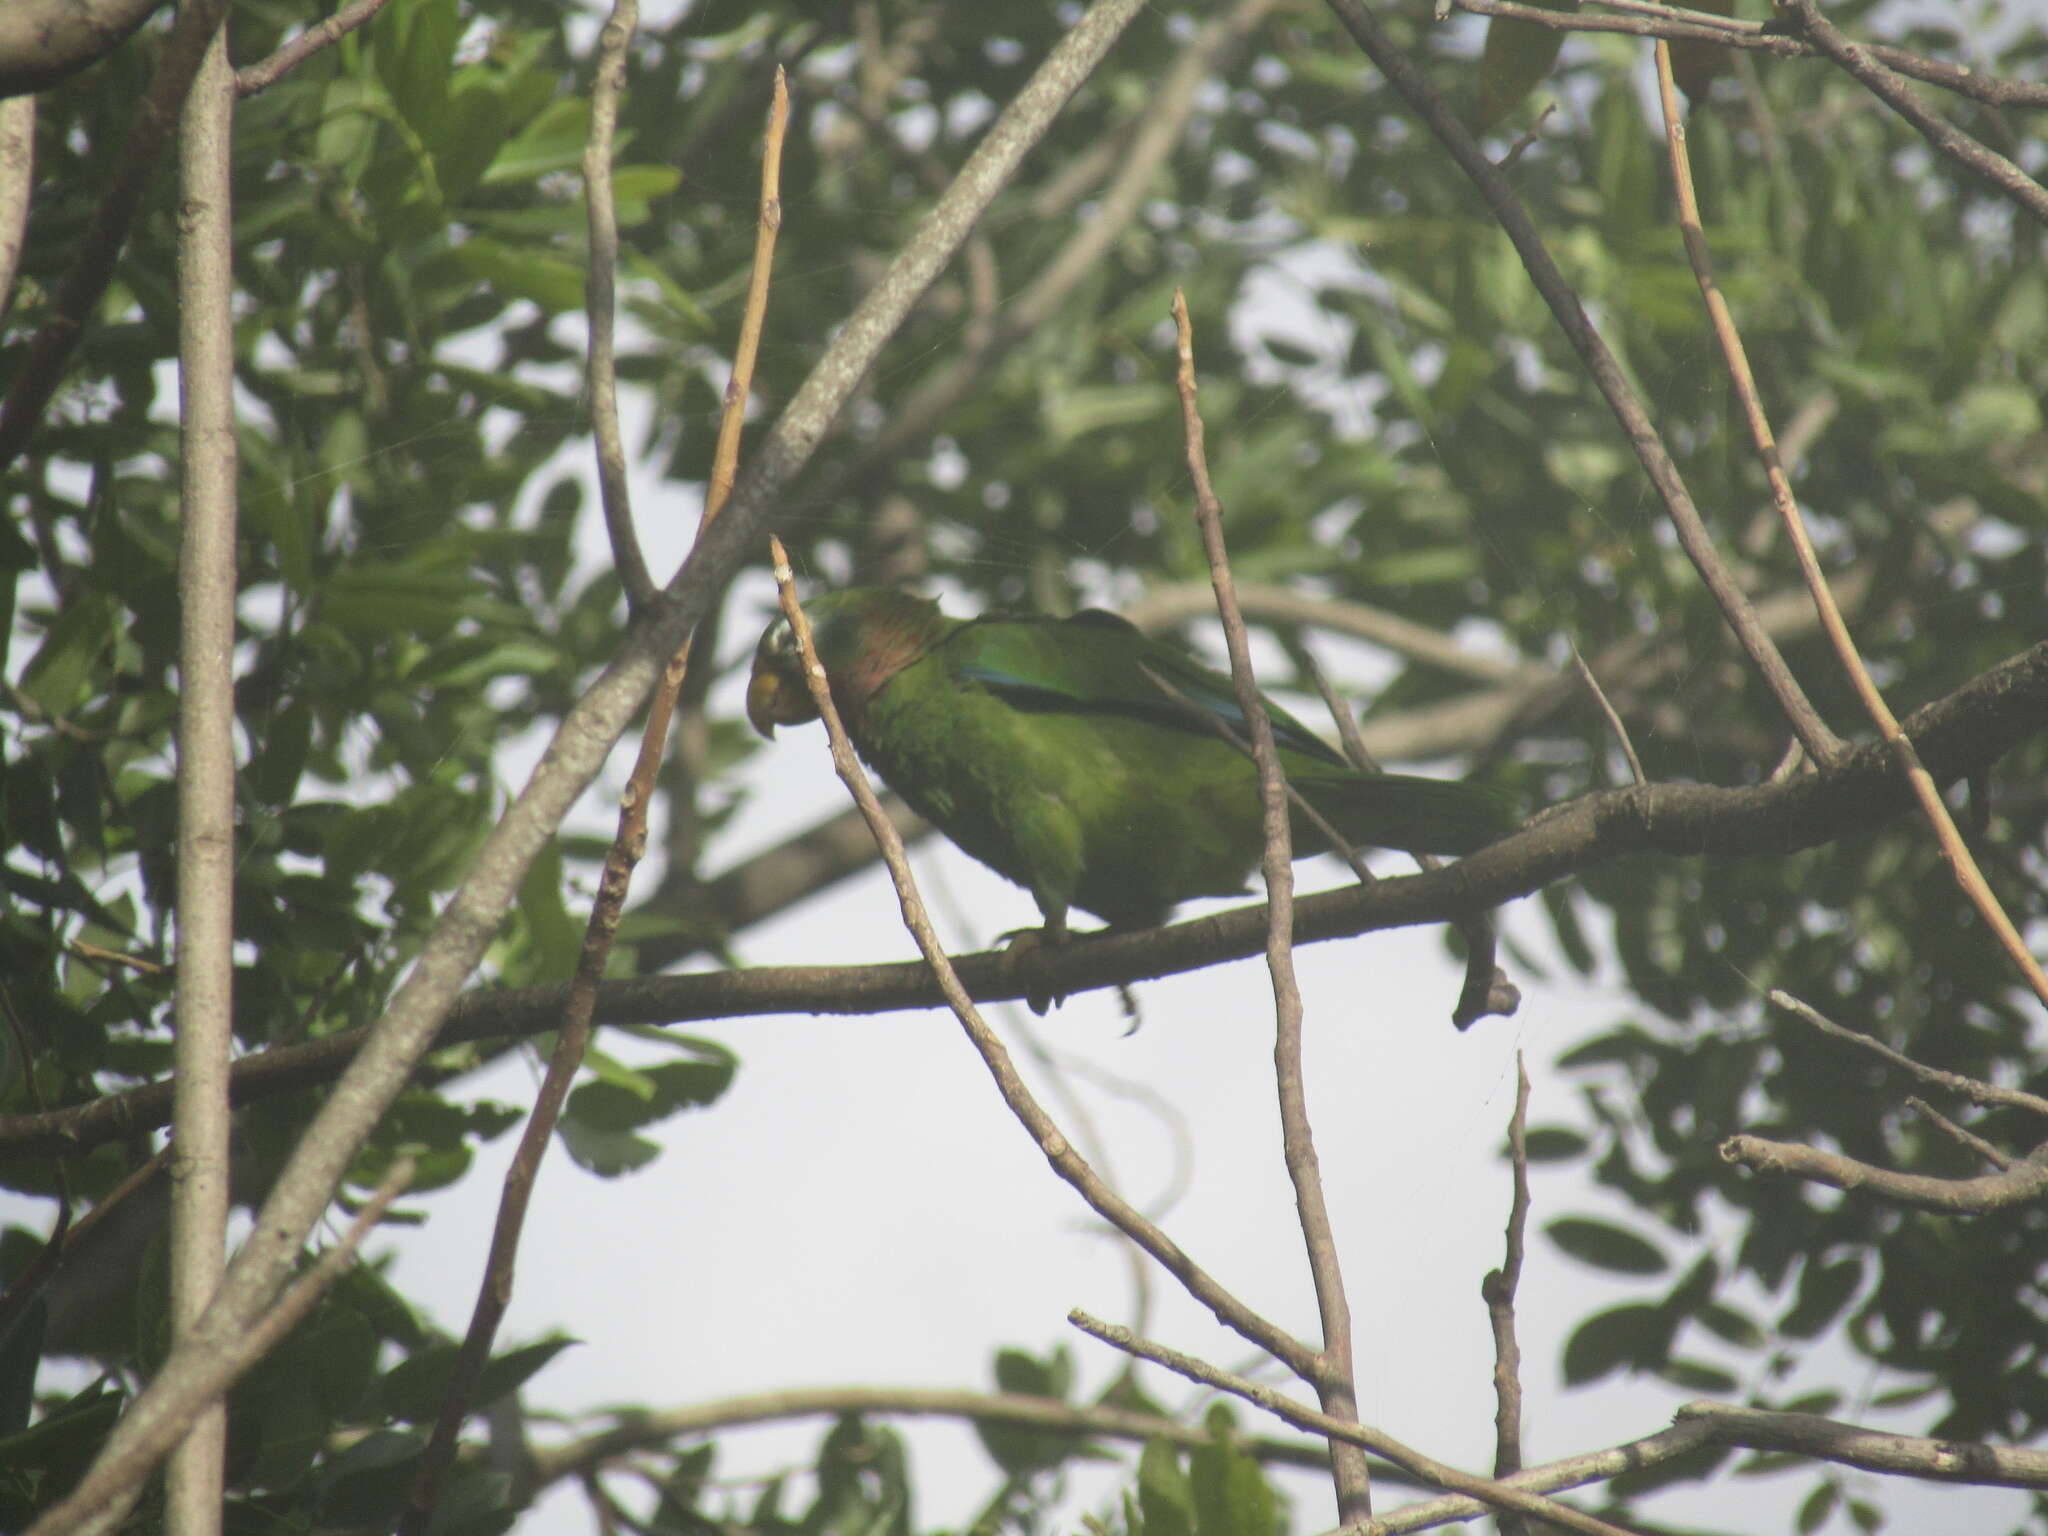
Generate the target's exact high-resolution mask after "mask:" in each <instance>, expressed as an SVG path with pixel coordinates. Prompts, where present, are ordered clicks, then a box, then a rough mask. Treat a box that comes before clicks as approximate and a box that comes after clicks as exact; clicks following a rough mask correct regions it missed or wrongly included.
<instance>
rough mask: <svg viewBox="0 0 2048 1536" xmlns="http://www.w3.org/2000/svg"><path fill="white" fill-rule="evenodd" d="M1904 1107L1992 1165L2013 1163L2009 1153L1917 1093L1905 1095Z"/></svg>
mask: <svg viewBox="0 0 2048 1536" xmlns="http://www.w3.org/2000/svg"><path fill="white" fill-rule="evenodd" d="M1906 1108H1908V1109H1910V1110H1912V1111H1913V1113H1914V1114H1916V1115H1918V1116H1920V1118H1921V1119H1923V1120H1925V1121H1926V1122H1927V1123H1928V1124H1929V1125H1932V1126H1933V1127H1934V1128H1935V1129H1936V1130H1937V1131H1940V1132H1941V1133H1942V1134H1944V1135H1945V1136H1947V1137H1948V1138H1949V1139H1950V1140H1951V1141H1954V1142H1956V1143H1957V1144H1958V1145H1960V1146H1963V1147H1967V1148H1968V1149H1969V1150H1970V1151H1972V1152H1974V1153H1976V1154H1977V1155H1978V1156H1979V1157H1981V1158H1983V1159H1984V1161H1985V1162H1987V1163H1989V1164H1990V1165H1991V1166H1992V1167H1994V1168H2001V1169H2003V1168H2010V1167H2011V1166H2012V1165H2013V1158H2012V1155H2011V1154H2010V1153H2008V1152H2005V1151H2003V1150H2001V1149H2000V1148H1998V1147H1994V1146H1993V1145H1992V1144H1991V1143H1990V1142H1988V1141H1986V1140H1985V1139H1984V1138H1983V1137H1982V1136H1979V1135H1978V1134H1977V1133H1976V1132H1975V1131H1973V1130H1970V1129H1968V1128H1967V1127H1964V1126H1960V1125H1957V1124H1956V1123H1955V1121H1953V1120H1951V1119H1949V1117H1948V1116H1947V1115H1944V1114H1943V1113H1942V1112H1941V1111H1940V1110H1938V1109H1936V1108H1935V1107H1934V1106H1933V1105H1932V1104H1930V1103H1928V1102H1927V1101H1926V1100H1925V1099H1923V1098H1921V1097H1920V1096H1919V1095H1918V1094H1912V1093H1909V1094H1907V1095H1906Z"/></svg>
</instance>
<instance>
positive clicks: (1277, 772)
mask: <svg viewBox="0 0 2048 1536" xmlns="http://www.w3.org/2000/svg"><path fill="white" fill-rule="evenodd" d="M1173 323H1174V330H1175V332H1176V335H1177V337H1178V347H1179V359H1180V366H1179V368H1178V369H1177V371H1176V375H1175V380H1176V383H1177V384H1178V386H1179V390H1180V410H1181V428H1182V432H1183V433H1184V435H1185V436H1186V439H1187V459H1188V474H1189V476H1190V478H1192V480H1193V481H1194V487H1195V523H1196V525H1197V526H1198V527H1199V528H1200V529H1201V534H1202V548H1203V550H1204V552H1205V553H1206V554H1207V556H1208V560H1209V584H1210V586H1212V587H1213V588H1215V591H1216V611H1217V614H1218V615H1219V616H1220V617H1221V618H1222V620H1223V642H1224V645H1225V647H1226V648H1227V649H1228V650H1229V652H1230V682H1231V687H1232V688H1233V690H1234V691H1235V692H1236V694H1237V708H1238V713H1239V714H1241V715H1242V716H1243V717H1244V723H1245V727H1246V733H1247V734H1248V735H1249V736H1250V738H1251V741H1250V745H1251V753H1252V761H1253V762H1254V763H1255V764H1257V766H1258V773H1259V803H1260V808H1261V814H1262V820H1263V824H1264V827H1263V830H1264V837H1265V850H1264V853H1263V855H1262V858H1261V870H1262V873H1263V874H1264V876H1265V881H1266V969H1267V971H1268V972H1269V973H1271V975H1272V978H1273V1019H1274V1030H1273V1076H1274V1080H1275V1082H1276V1084H1277V1086H1278V1089H1279V1094H1280V1145H1281V1151H1282V1153H1283V1155H1284V1157H1285V1160H1286V1163H1287V1176H1288V1178H1289V1180H1290V1181H1291V1182H1292V1183H1293V1185H1294V1206H1295V1210H1296V1212H1297V1213H1298V1214H1299V1216H1300V1218H1301V1235H1302V1240H1303V1242H1304V1243H1305V1244H1306V1245H1307V1248H1308V1267H1309V1274H1310V1275H1311V1276H1312V1277H1313V1279H1314V1281H1315V1289H1316V1307H1317V1310H1318V1312H1319V1313H1320V1314H1321V1318H1322V1325H1323V1348H1322V1354H1321V1356H1320V1357H1319V1358H1318V1359H1317V1361H1316V1370H1315V1372H1314V1373H1313V1374H1312V1375H1310V1376H1309V1377H1308V1378H1307V1379H1308V1382H1309V1385H1310V1386H1312V1387H1313V1388H1314V1389H1315V1393H1316V1397H1317V1399H1318V1400H1319V1401H1320V1402H1321V1403H1322V1405H1323V1411H1324V1412H1325V1413H1327V1414H1329V1415H1330V1416H1331V1417H1332V1418H1335V1419H1337V1420H1339V1421H1340V1422H1343V1423H1356V1422H1357V1421H1358V1389H1357V1386H1356V1385H1355V1382H1354V1377H1353V1372H1354V1370H1355V1367H1354V1365H1353V1363H1352V1350H1351V1303H1350V1301H1349V1299H1348V1298H1347V1297H1346V1296H1345V1294H1344V1271H1343V1266H1342V1264H1341V1261H1340V1260H1339V1257H1338V1254H1337V1238H1336V1234H1335V1232H1334V1230H1333V1229H1332V1227H1331V1224H1330V1208H1329V1202H1328V1201H1327V1200H1326V1199H1325V1198H1324V1195H1323V1176H1322V1168H1321V1165H1320V1163H1319V1162H1318V1160H1317V1158H1316V1144H1315V1135H1314V1132H1313V1130H1312V1129H1311V1127H1310V1125H1309V1118H1308V1093H1307V1088H1306V1085H1305V1080H1304V1075H1303V1071H1302V1060H1301V1017H1302V1004H1301V983H1300V982H1299V981H1298V980H1297V979H1296V977H1295V974H1294V843H1293V837H1292V832H1291V829H1290V828H1289V825H1288V816H1287V778H1286V775H1285V774H1284V773H1283V772H1282V771H1281V767H1280V749H1279V748H1278V746H1276V745H1275V744H1274V741H1273V722H1272V721H1271V720H1270V719H1268V718H1267V716H1266V701H1265V700H1264V699H1263V698H1262V697H1260V695H1259V685H1258V680H1257V679H1256V678H1254V677H1253V676H1252V653H1251V641H1250V640H1249V638H1248V637H1247V636H1246V634H1245V627H1244V615H1243V614H1242V613H1241V612H1239V611H1238V606H1237V583H1236V581H1235V580H1234V579H1233V578H1232V576H1231V573H1230V557H1229V554H1228V553H1227V552H1226V551H1225V549H1224V544H1223V503H1222V502H1220V501H1218V500H1217V498H1216V490H1215V487H1214V486H1213V485H1211V484H1210V482H1209V460H1208V455H1207V453H1206V452H1205V450H1204V447H1203V431H1202V414H1201V412H1200V411H1199V410H1197V409H1196V406H1195V332H1194V323H1193V321H1192V320H1191V319H1190V318H1189V316H1188V301H1187V296H1186V295H1185V294H1183V293H1182V292H1181V291H1180V289H1178V288H1176V289H1174V291H1173ZM1340 841H1341V840H1340ZM1352 858H1353V861H1354V863H1355V862H1356V855H1353V856H1352ZM1330 1475H1331V1478H1332V1479H1333V1480H1334V1482H1335V1484H1336V1489H1337V1517H1338V1518H1339V1519H1340V1520H1343V1521H1345V1522H1346V1523H1350V1522H1352V1521H1357V1520H1365V1519H1370V1518H1371V1516H1372V1479H1371V1474H1370V1473H1369V1472H1368V1471H1367V1470H1366V1465H1365V1458H1364V1457H1363V1456H1362V1455H1360V1454H1359V1453H1358V1452H1357V1451H1356V1450H1355V1449H1352V1448H1348V1447H1345V1446H1342V1445H1340V1444H1339V1443H1338V1442H1337V1441H1334V1440H1333V1441H1332V1442H1330Z"/></svg>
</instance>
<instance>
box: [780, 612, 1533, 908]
mask: <svg viewBox="0 0 2048 1536" xmlns="http://www.w3.org/2000/svg"><path fill="white" fill-rule="evenodd" d="M804 612H805V613H806V614H807V615H808V616H809V618H810V621H811V626H812V629H813V632H814V635H815V643H816V646H817V651H818V659H819V661H820V662H821V663H822V664H823V665H824V668H825V675H826V678H827V680H828V681H829V682H830V684H831V687H832V702H833V704H834V705H835V706H836V707H837V708H838V711H839V714H840V718H841V719H842V720H843V721H844V722H845V725H846V732H847V735H848V736H850V737H851V738H852V740H853V745H854V747H855V749H856V750H857V751H858V752H859V753H860V755H861V756H862V757H863V758H864V759H866V761H867V763H868V765H869V766H870V767H872V768H873V769H874V770H875V771H876V772H877V773H879V774H880V775H881V776H882V778H883V779H884V780H886V781H887V782H888V784H889V786H890V788H892V789H894V790H895V791H896V792H897V793H898V794H899V795H901V796H902V797H903V798H904V799H905V800H907V801H908V802H909V803H910V805H911V807H912V808H913V809H914V810H916V811H917V813H918V814H919V815H921V816H923V817H924V818H925V819H926V820H927V821H930V822H932V823H933V824H934V825H935V826H937V827H938V828H939V829H940V830H941V831H943V832H944V833H945V834H946V835H947V836H948V837H950V838H952V839H953V841H954V842H956V843H958V844H959V845H960V846H961V847H962V848H964V849H966V850H967V852H969V853H970V854H972V855H974V857H975V858H977V859H979V860H981V862H982V863H984V864H986V865H988V866H989V867H990V868H991V869H993V870H995V871H996V872H997V873H998V874H1000V875H1002V876H1004V877H1005V878H1006V879H1009V880H1013V881H1015V882H1016V883H1017V884H1018V885H1021V886H1023V887H1024V888H1025V889H1026V890H1028V891H1029V892H1030V893H1031V895H1032V898H1033V899H1034V900H1035V901H1036V902H1037V903H1038V910H1039V911H1040V912H1041V913H1042V914H1044V917H1045V931H1044V938H1045V940H1046V941H1048V942H1058V941H1059V940H1060V939H1061V938H1062V937H1064V935H1065V932H1066V921H1067V909H1068V908H1069V907H1080V908H1082V909H1083V910H1085V911H1088V912H1092V913H1094V914H1095V915H1096V916H1098V917H1100V918H1102V919H1103V920H1104V921H1105V922H1107V923H1108V924H1109V925H1110V926H1111V927H1112V928H1137V927H1145V926H1149V925H1151V924H1154V923H1160V922H1164V921H1165V920H1166V918H1167V916H1168V914H1169V913H1171V912H1172V910H1173V908H1174V906H1175V905H1176V904H1177V903H1179V902H1181V901H1185V900H1187V899H1188V898H1190V897H1194V896H1237V895H1242V894H1244V893H1245V879H1246V877H1247V876H1248V875H1249V874H1250V873H1251V871H1252V870H1253V869H1255V868H1257V866H1258V863H1259V859H1260V855H1261V853H1262V852H1263V850H1264V846H1265V838H1264V834H1263V831H1262V818H1261V812H1260V805H1259V789H1258V771H1257V769H1256V768H1254V766H1253V764H1252V761H1251V759H1250V758H1249V757H1248V756H1246V755H1245V753H1244V752H1242V751H1240V750H1239V749H1238V748H1237V747H1235V746H1233V745H1232V744H1231V743H1230V742H1229V741H1227V740H1225V739H1224V738H1223V737H1222V736H1221V735H1219V734H1218V733H1217V732H1216V731H1215V729H1214V728H1213V727H1212V726H1211V725H1210V724H1209V723H1208V722H1207V721H1206V720H1204V719H1202V718H1200V717H1201V716H1202V714H1203V713H1205V712H1206V713H1209V714H1213V715H1214V716H1215V717H1217V718H1218V719H1220V720H1222V721H1223V722H1225V723H1227V724H1228V725H1229V726H1230V727H1231V728H1232V730H1233V732H1234V733H1235V734H1236V735H1238V736H1239V738H1240V739H1247V738H1245V732H1244V717H1243V715H1242V714H1241V713H1240V711H1239V710H1238V707H1237V697H1236V693H1235V691H1234V690H1233V688H1232V687H1231V682H1230V679H1229V678H1228V677H1225V676H1224V675H1222V674H1221V673H1218V672H1214V671H1211V670H1210V669H1209V668H1207V667H1204V666H1201V665H1199V664H1197V663H1196V662H1193V661H1191V660H1189V659H1188V658H1187V657H1186V656H1185V655H1183V654H1182V653H1181V652H1179V651H1177V650H1175V649H1174V648H1173V647H1172V646H1170V645H1165V644H1162V643H1161V642H1159V641H1157V640H1150V639H1147V638H1146V637H1145V636H1144V635H1143V634H1142V633H1140V631H1139V630H1138V629H1137V628H1136V627H1135V626H1134V625H1132V624H1131V623H1129V622H1128V621H1126V620H1124V619H1121V618H1119V617H1117V616H1116V615H1115V614H1112V613H1105V612H1102V611H1100V610H1090V611H1088V612H1085V613H1078V614H1075V615H1074V616H1073V617H1072V618H1070V619H1051V618H1043V617H1016V616H1002V615H994V616H990V617H986V618H980V619H964V620H963V619H953V618H948V617H947V616H946V615H945V614H943V613H941V612H940V611H939V605H938V604H937V603H935V602H928V601H926V600H924V599H922V598H917V597H912V596H910V595H909V594H907V593H903V592H896V591H892V590H888V589H885V588H880V587H855V588H849V589H847V590H844V591H840V592H829V593H826V594H824V595H822V596H819V597H815V598H812V599H811V600H810V601H809V602H807V603H805V604H804ZM1176 695H1178V697H1176ZM1266 714H1267V717H1268V718H1269V719H1270V720H1271V721H1272V723H1273V736H1274V739H1275V743H1276V744H1277V745H1278V747H1279V749H1280V762H1281V766H1282V768H1283V769H1284V770H1285V772H1286V775H1287V780H1288V783H1289V784H1291V785H1292V786H1293V787H1294V789H1295V790H1296V791H1298V792H1299V793H1300V795H1301V796H1302V798H1303V799H1305V800H1307V801H1308V802H1309V803H1310V804H1311V805H1313V806H1314V807H1315V808H1316V810H1317V811H1318V812H1320V813H1321V814H1322V815H1323V816H1324V817H1325V818H1326V819H1327V820H1328V821H1329V823H1330V825H1332V826H1333V827H1335V828H1336V829H1337V831H1338V833H1339V834H1340V835H1342V836H1343V838H1344V839H1345V841H1346V842H1349V843H1351V844H1352V845H1353V846H1354V847H1374V848H1399V849H1405V850H1407V851H1408V852H1411V853H1470V852H1472V851H1473V850H1474V849H1476V848H1480V847H1483V846H1484V845H1485V844H1487V843H1490V842H1492V841H1493V840H1495V839H1496V838H1499V837H1502V836H1504V835H1506V834H1507V833H1508V832H1509V831H1511V830H1513V828H1514V826H1515V824H1516V818H1515V816H1514V814H1513V811H1512V809H1511V807H1510V805H1509V803H1508V802H1507V800H1506V799H1505V798H1503V797H1502V796H1501V795H1499V794H1497V793H1496V792H1494V791H1493V790H1490V789H1486V788H1482V787H1480V786H1478V785H1473V784H1458V783H1452V782H1449V781H1447V780H1443V779H1425V778H1413V777H1408V776H1405V775H1398V774H1365V773H1360V772H1358V771H1357V770H1356V769H1355V768H1353V767H1351V766H1350V765H1349V764H1348V763H1346V762H1345V761H1344V759H1343V758H1341V757H1340V756H1338V755H1337V753H1336V752H1334V751H1332V750H1331V749H1330V748H1329V747H1328V746H1327V745H1325V744H1324V742H1323V741H1322V740H1321V739H1320V738H1319V737H1317V736H1316V735H1315V734H1314V733H1313V732H1311V731H1309V730H1308V729H1307V727H1305V726H1303V725H1302V724H1301V722H1300V721H1298V720H1296V719H1295V718H1294V717H1293V716H1292V715H1290V714H1288V713H1287V711H1285V710H1284V709H1281V708H1280V707H1279V706H1278V705H1277V704H1274V703H1273V702H1272V701H1271V700H1267V701H1266ZM817 715H818V711H817V709H816V707H815V706H814V705H813V703H812V701H811V694H810V690H809V688H808V687H806V686H805V683H804V677H803V664H802V661H801V659H800V657H799V656H798V654H797V648H796V639H795V636H794V635H793V634H792V633H791V632H790V628H789V621H788V620H787V619H784V618H781V617H779V616H778V617H777V618H776V620H775V622H774V623H772V624H770V625H769V626H768V628H767V630H766V632H765V633H763V635H762V636H761V642H760V644H759V646H758V647H756V649H755V652H754V671H753V676H752V677H751V678H750V679H749V681H748V684H747V718H748V719H749V720H751V721H752V722H753V723H754V728H755V729H756V730H758V731H759V732H760V733H761V734H762V735H764V736H773V735H774V734H775V727H776V726H778V725H795V724H799V723H801V722H803V721H806V720H814V719H816V718H817ZM1293 831H1294V852H1295V854H1296V856H1297V857H1302V856H1306V855H1308V854H1311V853H1323V852H1328V851H1330V843H1329V840H1328V839H1327V838H1326V837H1325V836H1324V835H1323V833H1322V832H1321V831H1319V830H1318V829H1317V828H1316V826H1315V825H1314V823H1313V822H1311V821H1309V820H1308V819H1307V818H1306V817H1304V816H1303V815H1302V814H1301V813H1300V811H1299V810H1298V809H1297V810H1296V811H1295V812H1294V817H1293Z"/></svg>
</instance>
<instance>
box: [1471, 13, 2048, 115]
mask: <svg viewBox="0 0 2048 1536" xmlns="http://www.w3.org/2000/svg"><path fill="white" fill-rule="evenodd" d="M1593 3H1595V4H1599V5H1603V6H1604V7H1605V8H1606V9H1608V10H1612V11H1625V12H1627V13H1628V15H1626V16H1596V15H1593V14H1592V13H1591V12H1588V11H1552V10H1545V9H1542V8H1540V7H1538V6H1534V5H1523V4H1516V3H1515V0H1456V4H1457V7H1458V9H1459V10H1461V11H1470V12H1471V13H1472V14H1474V15H1475V16H1504V17H1509V18H1512V19H1513V20H1516V21H1525V22H1528V23H1529V24H1530V25H1532V26H1538V27H1546V28H1548V29H1550V30H1552V31H1556V32H1621V33H1627V34H1630V35H1632V36H1635V37H1654V38H1667V39H1669V40H1670V41H1672V42H1674V43H1705V44H1708V45H1709V46H1712V47H1719V48H1734V49H1739V50H1741V51H1743V52H1748V53H1768V54H1772V55H1775V56H1776V57H1778V58H1781V59H1801V58H1813V57H1816V56H1818V55H1819V53H1820V50H1819V49H1817V48H1815V47H1814V46H1813V45H1812V44H1811V43H1808V42H1806V41H1804V40H1803V39H1800V38H1797V37H1790V36H1787V35H1785V34H1784V33H1782V32H1767V31H1765V30H1764V23H1762V22H1760V21H1744V20H1742V19H1740V18H1739V17H1734V16H1716V15H1714V14H1713V13H1712V12H1711V11H1691V10H1683V9H1681V8H1679V7H1678V6H1665V5H1664V4H1662V3H1661V0H1593ZM1864 52H1866V53H1868V54H1869V55H1870V56H1871V57H1872V58H1875V59H1877V60H1879V61H1881V62H1882V63H1883V64H1884V65H1885V66H1886V67H1887V68H1889V69H1894V70H1896V71H1898V72H1899V73H1900V74H1902V75H1911V76H1912V77H1913V78H1914V79H1916V80H1924V81H1926V82H1927V83H1928V84H1929V85H1938V86H1941V87H1942V88H1943V89H1944V90H1950V91H1954V92H1955V93H1956V94H1957V95H1959V96H1968V97H1971V98H1972V99H1974V100H1977V101H1981V102H1983V103H1985V104H1986V105H1987V106H1995V107H2041V106H2048V84H2043V83H2042V82H2040V81H2038V80H2009V79H2005V78H2003V77H2001V76H1998V75H1986V74H1982V73H1980V72H1979V71H1977V70H1974V69H1972V68H1970V67H1969V66H1968V65H1967V64H1948V63H1944V62H1943V61H1942V60H1940V59H1929V58H1924V57H1922V56H1921V55H1920V54H1917V53H1908V52H1907V51H1906V50H1905V49H1903V48H1887V47H1882V46H1879V45H1875V44H1872V45H1867V46H1866V47H1865V48H1864Z"/></svg>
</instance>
